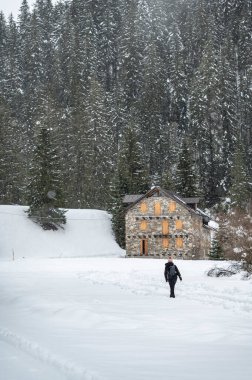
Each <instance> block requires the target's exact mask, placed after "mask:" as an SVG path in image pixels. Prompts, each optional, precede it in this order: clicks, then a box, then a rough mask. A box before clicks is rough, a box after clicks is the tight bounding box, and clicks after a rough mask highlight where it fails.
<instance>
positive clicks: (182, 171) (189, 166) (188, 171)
mask: <svg viewBox="0 0 252 380" xmlns="http://www.w3.org/2000/svg"><path fill="white" fill-rule="evenodd" d="M197 182H198V180H197V174H196V168H195V162H194V160H193V154H192V141H191V140H189V139H186V138H184V140H183V143H182V147H181V152H180V155H179V162H178V166H177V171H176V192H177V193H178V194H180V195H181V196H183V197H194V196H197V195H199V189H198V186H197Z"/></svg>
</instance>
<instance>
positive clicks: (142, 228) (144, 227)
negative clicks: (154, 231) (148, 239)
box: [140, 220, 147, 231]
mask: <svg viewBox="0 0 252 380" xmlns="http://www.w3.org/2000/svg"><path fill="white" fill-rule="evenodd" d="M140 230H142V231H145V230H147V222H146V220H142V221H141V223H140Z"/></svg>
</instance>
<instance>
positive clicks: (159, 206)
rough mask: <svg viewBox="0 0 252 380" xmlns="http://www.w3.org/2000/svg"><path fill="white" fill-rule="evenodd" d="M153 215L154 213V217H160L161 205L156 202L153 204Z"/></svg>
mask: <svg viewBox="0 0 252 380" xmlns="http://www.w3.org/2000/svg"><path fill="white" fill-rule="evenodd" d="M154 213H155V216H160V215H161V203H160V202H156V203H155V206H154Z"/></svg>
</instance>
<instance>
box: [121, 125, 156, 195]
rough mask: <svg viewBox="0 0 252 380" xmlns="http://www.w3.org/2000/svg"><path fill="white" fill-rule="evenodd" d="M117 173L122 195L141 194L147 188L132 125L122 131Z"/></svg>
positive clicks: (139, 149)
mask: <svg viewBox="0 0 252 380" xmlns="http://www.w3.org/2000/svg"><path fill="white" fill-rule="evenodd" d="M118 175H119V183H120V185H119V186H120V193H121V194H122V195H125V194H142V193H144V192H146V191H147V190H148V188H149V181H148V175H147V170H146V165H145V161H144V156H143V150H142V148H141V145H140V144H139V142H138V140H137V136H136V133H135V131H134V129H133V127H132V125H129V126H128V128H127V129H126V130H125V132H124V140H123V144H122V146H121V148H120V151H119V162H118Z"/></svg>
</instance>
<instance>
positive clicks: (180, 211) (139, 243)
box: [123, 187, 213, 259]
mask: <svg viewBox="0 0 252 380" xmlns="http://www.w3.org/2000/svg"><path fill="white" fill-rule="evenodd" d="M123 202H124V203H125V204H128V208H127V210H126V216H125V230H126V236H125V238H126V256H127V257H152V258H153V257H156V258H163V257H167V256H168V255H171V254H172V255H173V256H174V257H178V258H188V259H191V258H195V259H196V258H198V259H205V258H208V256H207V255H208V253H209V251H210V246H211V232H212V231H213V229H212V228H211V227H210V226H209V225H208V222H209V217H207V215H205V214H204V213H203V212H202V211H200V210H199V209H198V208H197V204H198V202H199V198H181V197H179V196H177V195H176V194H174V193H172V192H169V191H166V190H163V189H161V188H160V187H154V188H152V189H151V190H149V191H148V192H147V193H146V194H144V195H126V196H125V197H124V200H123Z"/></svg>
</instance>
